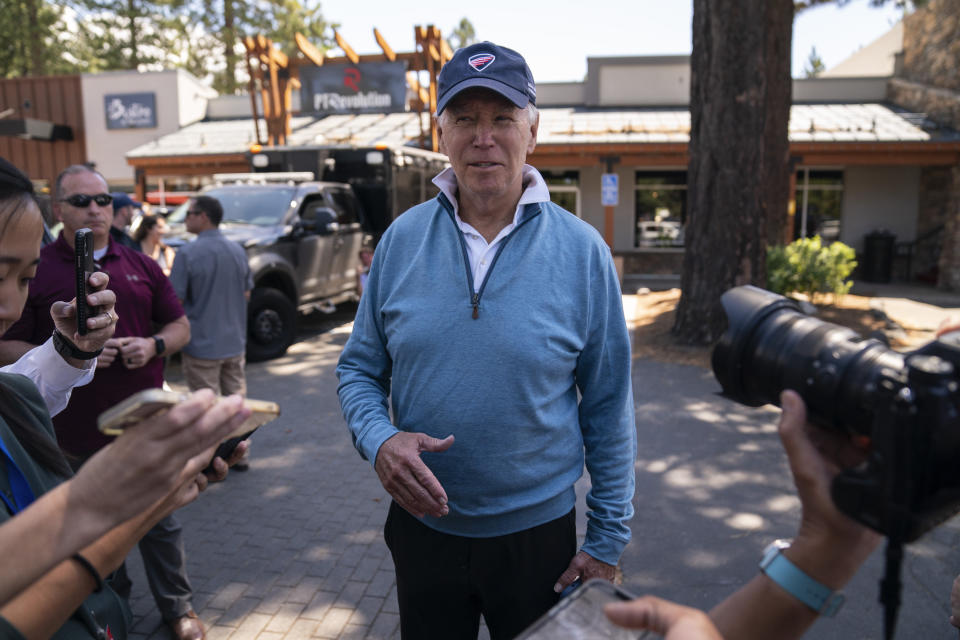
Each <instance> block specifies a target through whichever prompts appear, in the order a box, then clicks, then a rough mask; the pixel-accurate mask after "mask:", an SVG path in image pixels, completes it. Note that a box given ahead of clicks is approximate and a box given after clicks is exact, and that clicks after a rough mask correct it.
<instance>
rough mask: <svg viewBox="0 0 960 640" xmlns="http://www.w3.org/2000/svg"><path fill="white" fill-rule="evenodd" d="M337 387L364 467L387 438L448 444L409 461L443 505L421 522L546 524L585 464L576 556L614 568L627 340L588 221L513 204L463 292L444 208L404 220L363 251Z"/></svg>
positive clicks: (456, 241)
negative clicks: (365, 261)
mask: <svg viewBox="0 0 960 640" xmlns="http://www.w3.org/2000/svg"><path fill="white" fill-rule="evenodd" d="M337 375H338V376H339V379H340V385H339V388H338V393H339V395H340V404H341V407H342V409H343V412H344V415H345V416H346V420H347V424H348V426H349V428H350V430H351V432H352V434H353V439H354V443H355V444H356V447H357V449H358V450H359V451H360V453H361V454H362V455H363V456H364V457H365V458H366V459H367V460H370V461H371V462H374V461H375V460H376V455H377V451H378V450H379V448H380V445H382V444H383V443H384V441H386V440H387V439H388V438H390V437H391V436H393V435H394V434H396V433H397V432H398V430H402V431H410V432H422V433H426V434H427V435H430V436H433V437H436V438H444V437H446V436H448V435H450V434H453V435H454V436H456V441H455V442H454V444H453V446H452V447H450V448H449V449H448V450H447V451H444V452H442V453H424V454H423V456H422V457H423V460H424V462H425V463H426V464H427V466H429V468H430V469H431V471H433V473H434V474H435V475H436V477H437V479H438V480H439V481H440V483H441V484H442V485H443V487H444V490H445V491H446V493H447V497H448V499H449V508H450V513H449V514H448V515H446V516H444V517H443V518H434V517H431V516H426V517H424V518H423V522H424V524H426V525H427V526H429V527H432V528H434V529H436V530H438V531H442V532H445V533H450V534H455V535H461V536H469V537H490V536H498V535H503V534H508V533H513V532H516V531H521V530H524V529H528V528H530V527H534V526H537V525H539V524H543V523H545V522H548V521H550V520H553V519H555V518H558V517H560V516H562V515H564V514H566V513H567V512H569V511H570V509H572V508H573V506H574V501H575V495H574V489H573V486H574V483H575V482H576V480H577V479H578V478H579V477H580V475H581V474H582V471H583V466H584V462H586V466H587V471H588V472H589V473H590V479H591V484H592V488H591V490H590V493H589V494H588V496H587V506H588V508H589V512H588V518H589V519H588V526H587V536H586V541H585V542H584V545H583V551H585V552H587V553H589V554H590V555H591V556H593V557H594V558H597V559H598V560H601V561H603V562H607V563H610V564H616V562H617V561H618V560H619V557H620V554H621V553H622V552H623V549H624V547H625V546H626V545H627V543H628V542H629V540H630V529H629V527H628V521H629V520H630V517H631V516H632V515H633V506H632V504H631V502H632V499H633V489H634V468H633V464H634V459H635V458H636V429H635V425H634V418H633V397H632V392H631V383H630V344H629V338H628V334H627V328H626V324H625V322H624V318H623V306H622V302H621V297H620V287H619V283H618V279H617V274H616V271H615V269H614V266H613V261H612V259H611V257H610V250H609V248H607V246H606V245H605V244H604V242H603V240H602V238H601V237H600V235H599V233H597V231H596V230H595V229H594V228H593V227H591V226H590V225H589V224H587V223H585V222H583V221H582V220H580V219H579V218H577V217H576V216H574V215H572V214H570V213H568V212H567V211H565V210H563V209H561V208H560V207H558V206H556V205H554V204H553V203H550V202H545V203H536V204H528V205H526V206H525V208H524V211H523V214H522V215H521V217H520V220H519V222H518V224H517V226H516V228H514V230H513V231H512V232H511V233H510V235H509V236H507V238H506V239H505V241H504V242H503V244H502V245H501V247H500V249H499V252H498V253H497V254H496V258H495V259H494V263H493V265H492V266H491V268H490V269H489V271H488V272H487V276H486V278H485V282H484V283H482V284H481V285H480V286H479V287H478V288H477V293H476V294H474V286H473V283H472V276H471V273H470V269H469V263H468V261H467V254H466V247H465V246H464V243H463V239H462V237H461V232H460V229H459V228H458V227H457V224H456V221H455V220H454V216H453V209H452V207H451V206H450V202H449V201H448V200H447V199H446V196H444V195H442V194H441V195H439V196H437V198H436V199H434V200H431V201H429V202H426V203H424V204H421V205H419V206H417V207H414V208H412V209H410V210H409V211H407V212H406V213H404V214H403V215H401V216H399V217H398V218H397V219H396V220H395V221H394V222H393V223H392V224H391V225H390V227H389V229H387V232H386V233H385V234H384V236H383V238H382V239H381V241H380V244H379V245H378V246H377V250H376V252H375V254H374V259H373V264H372V266H371V269H370V276H369V279H368V281H367V285H366V288H365V289H364V292H363V296H362V298H361V300H360V305H359V308H358V310H357V317H356V321H355V323H354V327H353V332H352V334H351V336H350V339H349V340H348V341H347V344H346V346H345V347H344V350H343V353H342V355H341V357H340V362H339V364H338V366H337ZM578 391H579V395H580V398H579V400H578ZM388 396H389V397H390V400H391V403H392V409H393V415H394V421H393V422H391V419H390V415H389V409H388V401H387V398H388Z"/></svg>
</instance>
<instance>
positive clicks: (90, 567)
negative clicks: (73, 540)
mask: <svg viewBox="0 0 960 640" xmlns="http://www.w3.org/2000/svg"><path fill="white" fill-rule="evenodd" d="M71 557H72V558H73V559H74V560H76V561H77V564H79V565H80V566H81V567H83V568H84V569H86V570H87V573H89V574H90V575H91V576H92V577H93V581H94V582H96V583H97V588H96V589H94V590H93V591H94V593H99V592H101V591H103V578H101V577H100V573H99V572H98V571H97V568H96V567H94V566H93V565H92V564H91V563H90V561H89V560H87V559H86V558H84V557H83V556H82V555H80V554H79V553H75V554H73V555H72V556H71Z"/></svg>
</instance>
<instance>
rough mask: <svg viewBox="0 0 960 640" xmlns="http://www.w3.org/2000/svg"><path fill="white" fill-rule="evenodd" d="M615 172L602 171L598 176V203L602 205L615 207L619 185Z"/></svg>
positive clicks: (617, 200) (617, 201)
mask: <svg viewBox="0 0 960 640" xmlns="http://www.w3.org/2000/svg"><path fill="white" fill-rule="evenodd" d="M617 178H618V176H617V174H615V173H604V174H603V175H601V176H600V204H601V205H603V206H604V207H615V206H617V204H618V203H619V195H620V186H619V181H618V180H617Z"/></svg>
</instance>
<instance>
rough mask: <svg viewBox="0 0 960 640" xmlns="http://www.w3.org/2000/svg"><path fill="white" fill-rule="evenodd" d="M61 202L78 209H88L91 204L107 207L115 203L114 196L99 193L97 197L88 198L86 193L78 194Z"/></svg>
mask: <svg viewBox="0 0 960 640" xmlns="http://www.w3.org/2000/svg"><path fill="white" fill-rule="evenodd" d="M60 202H66V203H68V204H70V205H71V206H74V207H77V208H78V209H86V208H87V207H89V206H90V203H91V202H96V203H97V205H98V206H101V207H105V206H107V205H108V204H110V203H111V202H113V196H112V195H110V194H109V193H98V194H97V195H95V196H88V195H86V194H84V193H76V194H74V195H72V196H70V197H68V198H63V199H62V200H60Z"/></svg>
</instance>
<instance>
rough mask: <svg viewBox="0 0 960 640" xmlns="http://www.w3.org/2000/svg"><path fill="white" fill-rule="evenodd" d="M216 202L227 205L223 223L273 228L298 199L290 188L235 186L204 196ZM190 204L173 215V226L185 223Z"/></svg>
mask: <svg viewBox="0 0 960 640" xmlns="http://www.w3.org/2000/svg"><path fill="white" fill-rule="evenodd" d="M203 195H205V196H210V197H213V198H216V199H217V200H219V201H220V204H221V205H223V221H224V222H239V223H241V224H255V225H259V226H263V227H269V226H273V225H277V224H281V223H282V222H283V217H284V215H285V214H286V213H287V211H288V210H289V209H290V204H291V202H292V201H293V199H294V196H295V195H296V189H294V188H293V187H287V186H271V185H267V186H257V187H254V186H251V185H243V186H235V187H217V188H216V189H209V190H207V191H204V192H203ZM186 210H187V206H186V203H185V204H184V205H182V206H180V207H178V209H177V210H176V211H174V212H173V213H171V214H170V216H169V218H168V220H169V221H170V222H183V218H185V217H186V213H187V211H186Z"/></svg>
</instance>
